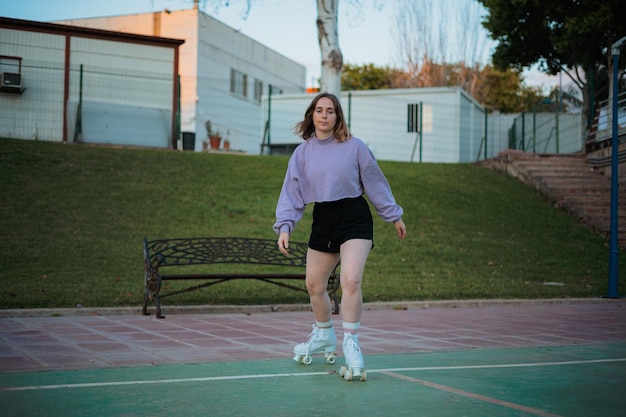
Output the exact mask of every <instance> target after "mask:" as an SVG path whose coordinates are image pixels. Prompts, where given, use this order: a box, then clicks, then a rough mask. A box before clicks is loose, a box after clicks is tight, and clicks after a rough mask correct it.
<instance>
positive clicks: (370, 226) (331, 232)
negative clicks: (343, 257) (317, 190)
mask: <svg viewBox="0 0 626 417" xmlns="http://www.w3.org/2000/svg"><path fill="white" fill-rule="evenodd" d="M350 239H367V240H371V241H372V247H373V246H374V245H373V240H374V221H373V219H372V213H371V212H370V208H369V205H368V204H367V201H366V200H365V198H363V196H360V197H356V198H344V199H342V200H337V201H330V202H324V203H315V206H314V207H313V225H312V226H311V237H310V238H309V247H310V248H311V249H315V250H318V251H322V252H330V253H339V247H340V246H341V245H342V244H343V243H344V242H346V241H348V240H350Z"/></svg>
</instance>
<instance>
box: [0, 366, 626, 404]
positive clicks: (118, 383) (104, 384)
mask: <svg viewBox="0 0 626 417" xmlns="http://www.w3.org/2000/svg"><path fill="white" fill-rule="evenodd" d="M611 362H626V358H615V359H593V360H579V361H564V362H537V363H511V364H499V365H464V366H433V367H415V368H388V369H371V370H370V369H368V370H367V373H368V374H372V373H380V374H384V375H388V376H393V377H398V376H401V377H402V378H403V379H407V378H409V377H404V376H402V375H399V374H397V372H409V371H441V370H461V369H497V368H527V367H541V366H564V365H583V364H595V363H611ZM315 375H328V372H298V373H280V374H252V375H232V376H211V377H202V378H178V379H155V380H135V381H113V382H91V383H81V384H57V385H32V386H24V387H9V388H0V391H34V390H53V389H64V388H92V387H112V386H123V385H147V384H178V383H186V382H209V381H227V380H238V379H257V378H258V379H260V378H285V377H297V376H315ZM407 380H409V379H407ZM410 380H411V381H412V382H419V383H424V382H427V381H423V380H419V379H414V378H410ZM429 384H431V383H429ZM433 385H436V384H433ZM442 387H443V386H442ZM449 389H451V390H453V388H449ZM450 392H452V391H450ZM457 393H460V391H459V392H457ZM485 398H488V397H485ZM537 411H540V410H537ZM539 415H544V416H549V415H551V414H539Z"/></svg>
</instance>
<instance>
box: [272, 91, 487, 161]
mask: <svg viewBox="0 0 626 417" xmlns="http://www.w3.org/2000/svg"><path fill="white" fill-rule="evenodd" d="M312 98H313V96H311V95H310V94H309V95H305V94H299V95H279V96H271V102H269V103H268V99H269V97H264V110H263V111H264V113H265V115H266V119H268V120H269V121H270V130H269V138H270V143H269V144H270V145H271V148H273V149H274V150H275V151H286V152H288V151H289V150H291V149H292V148H293V147H294V146H295V145H297V144H298V143H300V142H301V141H302V139H300V138H298V137H296V136H295V135H294V134H293V127H294V126H295V124H296V123H297V122H299V121H300V120H302V118H303V117H304V112H305V110H306V108H307V107H308V105H309V104H310V102H311V100H312ZM341 103H342V107H343V111H344V113H345V115H346V118H347V120H348V124H349V126H350V131H351V132H352V134H353V135H354V136H356V137H358V138H360V139H362V140H363V141H364V142H365V143H367V144H368V145H369V147H370V149H371V150H372V151H373V153H374V155H375V156H376V158H377V159H380V160H393V161H407V162H411V161H412V162H419V161H422V162H473V161H476V159H477V156H478V153H479V152H481V149H483V148H481V146H482V145H483V144H482V141H483V138H484V134H485V110H484V109H483V107H482V106H481V105H480V104H478V102H476V101H475V100H474V99H473V98H472V97H471V96H470V95H469V94H467V93H466V92H465V91H463V89H461V88H460V87H437V88H411V89H387V90H364V91H344V92H342V97H341ZM268 104H269V105H268ZM409 109H412V110H415V111H416V112H415V113H414V115H416V118H415V120H413V116H412V114H411V112H410V110H409ZM420 116H421V122H420ZM420 131H421V134H420ZM420 142H421V143H420Z"/></svg>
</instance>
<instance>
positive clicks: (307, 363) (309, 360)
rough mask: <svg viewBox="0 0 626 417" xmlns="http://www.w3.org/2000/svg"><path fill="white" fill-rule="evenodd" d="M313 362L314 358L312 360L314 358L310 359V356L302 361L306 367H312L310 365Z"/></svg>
mask: <svg viewBox="0 0 626 417" xmlns="http://www.w3.org/2000/svg"><path fill="white" fill-rule="evenodd" d="M311 362H313V358H312V357H310V356H305V357H304V358H303V359H302V363H303V364H305V365H310V364H311Z"/></svg>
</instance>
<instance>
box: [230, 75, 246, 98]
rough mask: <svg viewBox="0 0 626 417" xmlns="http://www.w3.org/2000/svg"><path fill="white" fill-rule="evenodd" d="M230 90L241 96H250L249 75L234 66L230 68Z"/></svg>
mask: <svg viewBox="0 0 626 417" xmlns="http://www.w3.org/2000/svg"><path fill="white" fill-rule="evenodd" d="M230 92H231V93H233V94H237V95H238V96H241V97H248V76H247V75H246V74H244V73H243V72H241V71H237V70H236V69H234V68H231V69H230Z"/></svg>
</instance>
